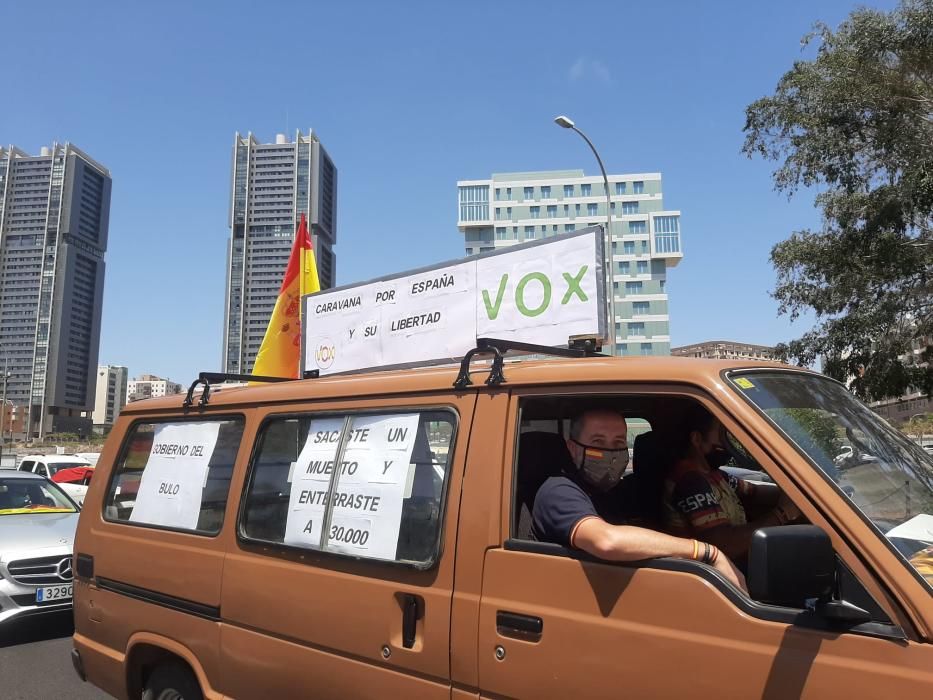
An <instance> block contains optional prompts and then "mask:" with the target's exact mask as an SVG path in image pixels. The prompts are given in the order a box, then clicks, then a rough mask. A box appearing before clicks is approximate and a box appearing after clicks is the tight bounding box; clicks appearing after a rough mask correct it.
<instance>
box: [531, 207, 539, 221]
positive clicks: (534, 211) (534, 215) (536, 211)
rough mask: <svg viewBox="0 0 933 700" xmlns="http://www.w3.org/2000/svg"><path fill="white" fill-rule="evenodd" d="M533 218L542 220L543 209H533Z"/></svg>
mask: <svg viewBox="0 0 933 700" xmlns="http://www.w3.org/2000/svg"><path fill="white" fill-rule="evenodd" d="M531 218H532V219H539V218H541V207H531Z"/></svg>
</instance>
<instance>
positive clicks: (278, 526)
mask: <svg viewBox="0 0 933 700" xmlns="http://www.w3.org/2000/svg"><path fill="white" fill-rule="evenodd" d="M452 435H453V420H452V415H451V414H450V413H447V412H437V411H432V412H421V413H413V412H412V413H409V412H405V413H394V414H379V415H372V414H367V415H350V416H347V415H339V416H322V417H312V416H308V417H306V418H294V417H292V418H289V419H282V420H279V421H273V422H271V423H269V424H267V426H266V427H265V429H264V434H263V435H262V436H261V439H260V445H261V447H260V450H259V453H258V455H257V459H256V461H255V462H254V464H253V466H252V474H251V480H250V486H249V491H248V494H247V499H246V504H245V506H246V507H245V509H244V523H243V530H244V534H245V535H246V536H247V537H250V538H254V539H261V540H266V541H272V542H280V543H282V544H286V545H291V546H296V547H304V548H309V549H316V550H323V551H328V552H336V553H340V554H348V555H351V556H358V557H366V558H372V559H384V560H390V561H391V560H404V561H421V562H423V561H428V560H429V559H430V558H431V556H432V554H433V552H434V551H435V549H436V543H437V536H438V533H439V530H440V510H441V508H440V505H441V498H442V493H443V485H444V482H445V478H446V474H447V460H448V455H449V451H450V442H451V438H452Z"/></svg>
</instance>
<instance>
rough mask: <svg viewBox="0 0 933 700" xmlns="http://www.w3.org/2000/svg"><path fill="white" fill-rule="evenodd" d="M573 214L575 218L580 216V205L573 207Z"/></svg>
mask: <svg viewBox="0 0 933 700" xmlns="http://www.w3.org/2000/svg"><path fill="white" fill-rule="evenodd" d="M573 213H574V215H575V216H580V205H579V204H574V205H573Z"/></svg>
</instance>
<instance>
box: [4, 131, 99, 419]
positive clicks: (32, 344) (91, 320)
mask: <svg viewBox="0 0 933 700" xmlns="http://www.w3.org/2000/svg"><path fill="white" fill-rule="evenodd" d="M110 186H111V180H110V172H109V171H108V170H107V168H105V167H103V166H102V165H100V164H99V163H97V162H95V161H94V160H93V159H92V158H90V157H89V156H88V155H86V154H85V153H83V152H82V151H80V150H79V149H77V148H75V147H74V146H72V145H71V144H67V143H66V144H64V145H62V144H57V143H56V144H54V145H53V146H52V147H51V148H48V147H43V148H42V150H41V152H40V154H39V155H38V156H30V155H29V154H27V153H25V152H23V151H21V150H20V149H18V148H16V147H15V146H10V147H9V148H8V149H3V148H0V348H2V350H0V352H3V354H4V355H5V356H6V357H7V358H9V363H10V364H9V367H10V372H11V373H12V376H11V378H10V382H9V388H8V390H7V398H8V399H10V400H11V401H13V403H15V404H17V405H19V406H22V407H23V408H24V412H25V414H26V423H27V425H28V432H29V433H30V434H32V435H34V436H40V437H41V436H44V435H45V434H46V433H50V432H53V433H57V432H84V433H86V432H88V431H89V430H90V425H91V423H90V419H89V418H87V417H86V415H85V414H86V412H88V411H91V410H92V409H93V407H94V390H95V386H96V379H97V376H96V372H95V370H96V368H97V355H98V347H99V343H100V317H101V308H102V306H103V294H104V253H105V252H106V250H107V234H108V228H109V224H110Z"/></svg>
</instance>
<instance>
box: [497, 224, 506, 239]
mask: <svg viewBox="0 0 933 700" xmlns="http://www.w3.org/2000/svg"><path fill="white" fill-rule="evenodd" d="M496 240H497V241H504V240H505V226H501V227H500V226H497V227H496Z"/></svg>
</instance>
